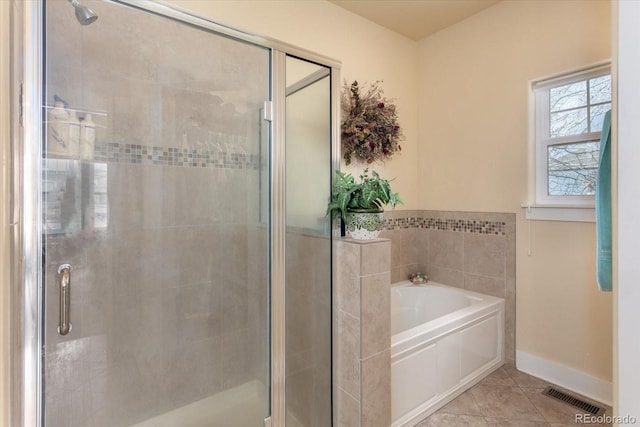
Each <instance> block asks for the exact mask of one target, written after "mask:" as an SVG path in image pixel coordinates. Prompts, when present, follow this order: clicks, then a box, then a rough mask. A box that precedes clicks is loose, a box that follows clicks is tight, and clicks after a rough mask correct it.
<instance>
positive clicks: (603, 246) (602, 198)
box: [596, 110, 613, 292]
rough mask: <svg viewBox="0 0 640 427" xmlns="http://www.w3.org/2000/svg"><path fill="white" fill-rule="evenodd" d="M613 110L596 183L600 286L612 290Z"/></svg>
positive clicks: (604, 127)
mask: <svg viewBox="0 0 640 427" xmlns="http://www.w3.org/2000/svg"><path fill="white" fill-rule="evenodd" d="M611 234H612V232H611V110H609V111H607V113H606V114H605V116H604V123H603V124H602V136H601V137H600V165H599V167H598V182H597V184H596V235H597V240H598V246H597V251H598V253H597V259H598V266H597V271H598V287H599V288H600V290H601V291H604V292H611V283H612V281H613V278H612V271H613V269H612V255H611V248H612V243H611Z"/></svg>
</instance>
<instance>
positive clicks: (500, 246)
mask: <svg viewBox="0 0 640 427" xmlns="http://www.w3.org/2000/svg"><path fill="white" fill-rule="evenodd" d="M380 237H384V238H388V239H391V282H392V283H396V282H399V281H402V280H406V279H407V278H408V276H409V275H410V274H411V273H415V272H418V271H421V272H423V273H426V274H427V275H428V277H429V279H430V280H433V281H435V282H439V283H442V284H445V285H450V286H456V287H459V288H464V289H469V290H471V291H475V292H480V293H484V294H488V295H493V296H497V297H500V298H504V299H505V350H506V357H507V358H508V359H515V282H516V279H515V278H516V275H515V273H516V268H515V251H516V249H515V248H516V246H515V214H511V213H485V212H452V211H428V210H412V211H391V210H388V211H385V229H384V231H383V232H382V233H381V235H380Z"/></svg>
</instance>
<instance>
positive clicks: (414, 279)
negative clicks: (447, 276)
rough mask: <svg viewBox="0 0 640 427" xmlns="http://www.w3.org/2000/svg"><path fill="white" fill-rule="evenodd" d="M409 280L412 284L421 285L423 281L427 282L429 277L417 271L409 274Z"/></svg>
mask: <svg viewBox="0 0 640 427" xmlns="http://www.w3.org/2000/svg"><path fill="white" fill-rule="evenodd" d="M409 280H411V283H413V284H414V285H422V284H424V283H427V281H428V280H429V278H428V277H427V275H426V274H424V273H421V272H417V273H413V274H412V275H410V276H409Z"/></svg>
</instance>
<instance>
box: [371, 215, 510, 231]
mask: <svg viewBox="0 0 640 427" xmlns="http://www.w3.org/2000/svg"><path fill="white" fill-rule="evenodd" d="M383 227H384V228H383V229H384V230H400V229H403V228H426V229H429V230H441V231H463V232H465V233H478V234H498V235H502V236H504V235H505V234H506V232H505V229H506V223H505V222H496V221H477V220H463V219H441V218H419V217H407V218H390V219H386V220H385V221H384V225H383Z"/></svg>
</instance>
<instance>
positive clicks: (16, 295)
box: [9, 0, 341, 427]
mask: <svg viewBox="0 0 640 427" xmlns="http://www.w3.org/2000/svg"><path fill="white" fill-rule="evenodd" d="M43 1H44V0H37V1H32V2H23V1H22V0H10V2H11V11H12V16H11V29H10V33H11V35H12V43H11V45H12V46H11V49H12V57H11V67H12V76H11V77H10V80H11V85H12V91H11V99H12V108H11V110H12V114H11V123H12V125H13V126H14V127H13V132H12V141H13V142H12V144H11V162H10V163H11V164H10V170H11V176H12V182H11V204H10V206H11V212H10V224H11V263H10V267H11V272H10V277H11V282H10V283H11V290H10V295H11V296H10V302H11V304H10V305H11V308H10V322H11V331H10V340H11V352H10V366H11V378H10V396H12V397H11V399H10V402H9V411H10V414H9V417H10V423H11V425H15V426H22V427H42V399H43V396H42V375H43V363H42V360H41V358H42V333H41V331H42V328H43V318H42V317H43V316H42V310H41V304H42V302H41V293H42V289H41V287H42V283H43V280H42V279H43V277H42V275H43V272H42V268H41V265H42V262H41V261H42V255H41V250H40V249H41V247H42V225H41V218H42V215H41V203H42V201H41V196H40V195H41V179H40V177H41V167H42V164H41V159H42V148H41V147H42V142H43V123H42V109H41V106H42V105H44V103H43V84H44V83H43V72H42V70H43V67H44V65H45V63H44V57H43V45H42V41H43V39H42V38H43V36H44V31H43ZM106 1H110V2H112V3H119V4H121V5H124V6H128V7H132V8H135V9H140V10H143V11H147V12H151V13H154V14H157V15H161V16H163V17H165V18H167V19H172V20H176V21H180V22H183V23H186V24H190V25H193V26H195V27H198V28H202V29H205V30H208V31H211V32H213V33H217V34H218V35H220V36H227V37H230V38H232V39H236V40H238V41H244V42H248V43H251V44H254V45H256V46H260V47H264V48H267V49H269V50H270V57H271V70H270V71H271V79H270V86H271V100H269V101H267V103H269V104H270V105H269V107H270V108H266V109H265V111H266V112H265V118H266V119H267V120H269V121H270V122H271V129H270V153H269V154H270V168H269V169H270V173H269V175H270V177H269V179H270V186H269V189H270V192H271V198H270V199H271V200H270V216H271V220H270V224H269V235H270V239H269V249H270V250H269V259H270V266H271V268H270V285H271V286H270V301H269V302H270V318H269V321H270V332H271V337H270V346H271V351H270V357H271V363H270V379H271V390H270V400H271V408H270V412H271V413H270V417H269V418H268V419H270V421H269V422H268V423H269V424H270V425H272V426H278V427H284V426H285V420H286V413H285V411H286V405H285V375H286V371H285V356H286V348H285V335H286V328H285V326H286V325H285V314H286V306H285V232H286V228H285V227H286V224H285V212H286V199H285V197H286V194H285V182H286V181H285V174H286V170H285V129H286V122H285V103H286V81H285V68H286V57H287V56H288V55H289V56H295V57H298V58H300V59H304V60H307V61H310V62H314V63H317V64H320V65H322V66H325V67H327V68H329V69H330V70H331V83H330V84H331V89H330V91H331V94H330V95H331V101H330V102H331V177H329V179H331V180H332V181H333V176H334V174H335V171H336V170H339V166H340V143H339V141H340V130H339V126H338V124H339V123H340V116H339V114H340V65H341V64H340V62H339V61H337V60H334V59H331V58H328V57H326V56H323V55H319V54H316V53H313V52H310V51H307V50H305V49H301V48H298V47H295V46H292V45H289V44H287V43H283V42H280V41H277V40H274V39H271V38H268V37H261V36H256V35H252V34H248V33H245V32H242V31H238V30H235V29H233V28H231V27H228V26H225V25H222V24H219V23H216V22H213V21H210V20H208V19H206V18H202V17H198V16H196V15H194V14H192V13H190V12H188V11H186V10H184V9H181V8H178V7H175V6H173V5H168V4H165V3H160V2H156V1H152V0H106ZM269 110H270V111H269ZM327 196H328V195H327ZM336 235H338V234H336V231H335V230H334V231H333V232H332V238H333V237H335V236H336ZM332 274H333V273H332Z"/></svg>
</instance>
